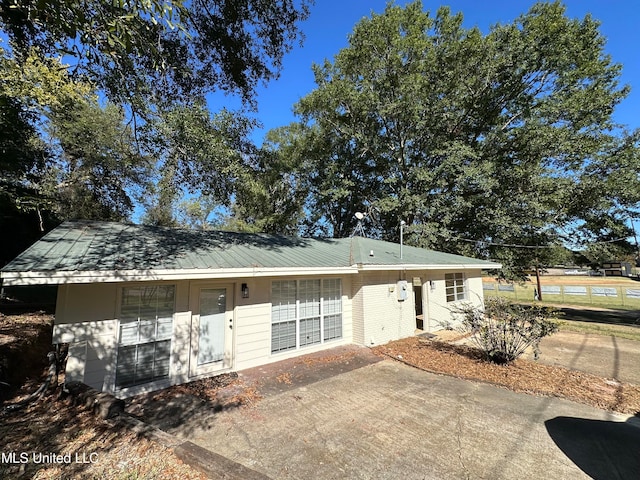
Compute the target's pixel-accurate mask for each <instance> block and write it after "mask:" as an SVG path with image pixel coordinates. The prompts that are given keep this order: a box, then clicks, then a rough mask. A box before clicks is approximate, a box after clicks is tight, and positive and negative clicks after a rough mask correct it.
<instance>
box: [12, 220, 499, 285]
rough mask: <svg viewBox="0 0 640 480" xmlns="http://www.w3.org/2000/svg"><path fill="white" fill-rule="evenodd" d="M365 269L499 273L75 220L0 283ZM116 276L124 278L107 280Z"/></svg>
mask: <svg viewBox="0 0 640 480" xmlns="http://www.w3.org/2000/svg"><path fill="white" fill-rule="evenodd" d="M372 251H373V256H372V255H370V253H371V252H372ZM367 266H370V267H383V268H384V267H385V266H386V267H389V269H394V270H395V269H397V268H402V267H403V266H405V267H406V266H414V267H415V266H425V267H426V266H440V267H441V268H446V267H447V266H450V267H461V268H499V265H498V264H494V263H491V262H487V261H483V260H478V259H473V258H469V257H462V256H459V255H451V254H447V253H441V252H435V251H432V250H426V249H422V248H415V247H409V246H404V247H403V258H402V259H400V245H398V244H393V243H389V242H383V241H380V240H373V239H369V238H362V237H353V238H342V239H320V238H296V237H285V236H280V235H267V234H249V233H233V232H221V231H192V230H185V229H172V228H163V227H150V226H145V225H130V224H121V223H113V222H96V221H77V222H65V223H63V224H62V225H60V226H59V227H57V228H56V229H54V230H52V231H51V232H49V233H48V234H47V235H45V236H44V237H42V238H41V239H40V240H39V241H37V242H36V243H35V244H33V245H32V246H31V247H30V248H28V249H27V250H25V251H24V252H23V253H22V254H20V255H19V256H18V257H16V258H15V259H14V260H12V261H11V262H10V263H9V264H7V265H6V266H5V267H4V268H2V271H1V272H0V276H1V277H2V278H3V279H5V280H4V281H5V284H22V283H67V281H72V280H71V278H72V277H74V274H79V273H82V272H94V273H95V272H110V273H113V272H133V271H135V272H136V278H138V279H145V280H146V279H150V278H162V275H159V273H158V272H165V273H166V272H185V271H190V272H192V271H203V272H204V271H209V272H210V271H213V270H215V271H226V272H228V273H229V274H232V273H233V272H237V273H238V274H240V273H242V272H245V273H246V272H247V271H250V270H253V271H261V272H263V273H265V274H266V272H267V271H269V270H273V269H278V270H280V271H289V270H290V271H292V272H293V271H296V272H299V273H300V274H303V273H304V271H305V270H309V271H310V273H311V272H312V271H316V270H318V269H324V270H333V269H335V270H336V273H337V272H338V271H344V269H350V270H353V272H352V273H356V272H357V271H358V269H363V268H366V267H367ZM37 279H40V280H39V281H38V280H37ZM117 279H120V280H127V279H129V280H131V279H132V277H131V276H130V275H124V276H121V277H117V278H112V280H117ZM85 280H86V281H99V279H98V278H94V280H87V279H86V278H85ZM76 281H79V280H76Z"/></svg>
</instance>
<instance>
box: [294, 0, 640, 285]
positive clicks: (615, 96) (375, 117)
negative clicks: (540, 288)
mask: <svg viewBox="0 0 640 480" xmlns="http://www.w3.org/2000/svg"><path fill="white" fill-rule="evenodd" d="M604 43H605V42H604V39H603V37H602V35H601V34H600V33H599V31H598V23H597V22H596V21H595V20H593V19H592V18H590V17H589V16H587V17H585V18H584V19H581V20H575V19H569V18H567V17H566V16H565V10H564V7H563V6H562V5H561V4H560V3H557V2H556V3H538V4H535V5H534V6H533V7H532V8H531V10H530V11H529V12H528V13H526V14H524V15H522V16H521V17H519V18H518V19H516V20H515V21H514V22H513V23H511V24H507V25H496V26H494V27H492V28H491V30H490V31H489V32H488V33H487V34H482V33H481V32H480V31H479V30H478V29H477V28H471V29H466V28H464V27H463V26H462V15H461V14H458V15H451V13H450V11H449V9H448V8H445V7H443V8H441V9H439V10H438V12H437V15H436V16H435V17H432V16H431V15H430V14H429V13H428V12H425V11H423V6H422V3H421V2H419V1H417V2H414V3H412V4H409V5H407V6H406V7H405V8H401V7H398V6H393V5H389V6H388V7H387V8H386V10H385V11H384V13H382V14H380V15H376V14H374V15H372V16H371V18H365V19H363V20H362V21H360V23H358V24H357V25H356V27H355V29H354V31H353V33H352V34H351V35H350V37H349V46H348V47H346V48H344V49H343V50H341V51H340V52H339V53H338V54H337V55H336V57H335V59H334V61H333V62H329V61H325V63H324V64H323V65H320V66H314V72H315V76H316V83H317V88H316V89H315V90H314V91H313V92H311V93H310V94H309V95H307V96H306V97H305V98H303V99H302V100H301V101H300V102H299V104H298V105H297V111H298V113H299V114H300V115H302V117H303V119H304V120H305V124H306V125H307V132H306V133H305V134H304V135H305V136H306V140H305V142H306V144H307V145H308V148H307V151H306V152H304V153H303V154H302V155H300V156H299V169H300V172H303V173H302V174H301V180H304V181H305V182H306V184H307V186H308V188H309V190H310V192H311V201H310V203H309V204H308V206H307V208H308V210H309V211H310V216H311V217H313V218H315V219H317V221H316V222H315V228H316V231H324V232H326V233H328V234H330V235H334V236H345V235H349V234H350V233H351V232H352V231H353V228H354V225H355V222H356V219H355V218H354V213H355V212H356V211H368V212H370V213H371V215H370V216H369V219H370V224H369V225H368V229H369V234H372V235H377V236H381V237H383V238H387V239H394V240H395V239H397V238H398V234H399V228H398V226H399V223H400V221H401V220H405V221H406V222H407V229H406V233H407V237H406V238H407V240H408V241H409V242H410V243H413V244H416V245H421V246H428V247H434V248H438V249H442V250H446V251H456V252H463V253H470V254H476V255H490V256H492V257H493V258H496V259H499V260H502V261H503V262H504V263H505V265H506V266H507V267H508V268H507V269H506V272H507V274H517V271H516V270H517V269H518V268H517V267H528V265H530V264H531V262H532V260H533V258H534V257H535V256H540V255H542V253H541V252H540V251H537V250H536V249H535V248H531V249H526V248H525V249H520V250H517V249H513V248H504V247H501V245H503V244H526V245H527V246H531V247H535V246H536V245H549V244H552V243H558V242H560V241H563V240H564V241H566V240H573V241H577V240H579V239H580V238H586V237H589V238H590V239H591V240H594V239H612V238H618V237H620V236H625V235H627V234H628V229H627V228H626V227H625V225H624V220H625V215H626V213H625V208H627V209H628V208H629V206H637V202H638V195H637V192H638V191H640V189H639V188H638V178H637V174H636V173H634V172H637V166H638V150H637V148H636V147H637V141H635V143H634V140H633V139H625V138H621V137H620V136H619V135H618V134H617V133H618V132H617V130H616V125H614V123H613V121H612V118H611V115H612V112H613V110H614V108H615V106H616V105H617V104H618V103H619V102H620V101H621V100H622V99H623V98H624V97H625V95H626V93H627V88H626V87H621V86H620V85H619V83H618V79H619V74H620V68H621V67H620V65H618V64H615V63H613V62H612V61H611V59H610V58H609V56H608V55H606V54H605V52H604ZM621 164H624V165H626V169H624V172H625V173H624V175H626V177H625V179H624V180H623V179H622V178H619V179H615V178H617V177H618V176H619V175H620V173H619V170H617V169H616V167H617V166H618V165H621ZM634 169H635V171H634ZM603 171H606V172H607V175H606V176H603V175H602V172H603ZM626 182H631V184H629V183H626ZM620 183H626V185H627V190H629V189H631V190H632V191H633V192H635V193H634V194H633V195H631V197H633V198H627V196H628V194H624V193H623V189H620V188H619V187H620ZM619 194H620V195H619ZM622 206H624V207H625V208H621V207H622ZM579 234H580V235H579ZM510 267H515V270H513V271H512V270H511V268H510Z"/></svg>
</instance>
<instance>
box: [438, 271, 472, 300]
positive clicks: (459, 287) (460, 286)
mask: <svg viewBox="0 0 640 480" xmlns="http://www.w3.org/2000/svg"><path fill="white" fill-rule="evenodd" d="M444 280H445V285H446V290H447V302H455V301H458V300H465V299H466V298H467V291H466V288H465V283H464V275H463V274H462V273H446V274H445V276H444Z"/></svg>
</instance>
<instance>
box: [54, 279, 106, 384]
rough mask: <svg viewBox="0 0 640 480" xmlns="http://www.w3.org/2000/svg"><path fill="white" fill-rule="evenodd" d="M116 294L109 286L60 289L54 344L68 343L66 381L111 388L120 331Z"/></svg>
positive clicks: (66, 286) (66, 287)
mask: <svg viewBox="0 0 640 480" xmlns="http://www.w3.org/2000/svg"><path fill="white" fill-rule="evenodd" d="M116 292H117V289H116V288H115V287H114V286H113V285H109V284H89V285H61V286H60V287H59V288H58V300H57V304H56V324H55V325H54V327H53V343H54V344H55V343H69V357H68V360H67V368H66V381H81V382H84V383H86V384H87V385H89V386H91V387H93V388H96V389H98V390H109V389H110V388H111V385H112V383H113V381H114V378H113V375H114V373H115V372H114V365H115V355H114V354H115V348H116V344H117V332H118V321H117V320H116V318H115V306H116Z"/></svg>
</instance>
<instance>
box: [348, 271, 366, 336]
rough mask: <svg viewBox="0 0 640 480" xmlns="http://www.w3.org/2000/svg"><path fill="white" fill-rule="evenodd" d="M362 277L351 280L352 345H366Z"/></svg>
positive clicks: (357, 276)
mask: <svg viewBox="0 0 640 480" xmlns="http://www.w3.org/2000/svg"><path fill="white" fill-rule="evenodd" d="M363 280H364V277H363V275H354V276H353V278H352V280H351V295H352V298H353V300H352V301H351V305H352V307H351V312H352V315H353V320H352V325H353V343H357V344H359V345H366V343H365V340H364V333H365V332H364V290H363V288H362V287H363V285H364V282H363Z"/></svg>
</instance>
